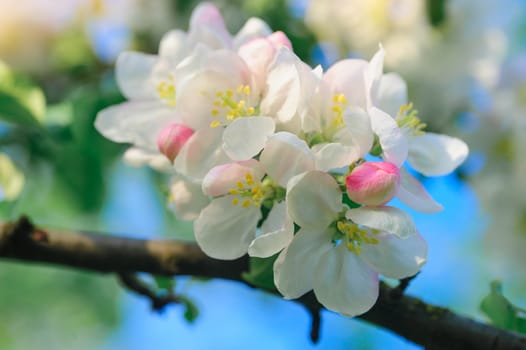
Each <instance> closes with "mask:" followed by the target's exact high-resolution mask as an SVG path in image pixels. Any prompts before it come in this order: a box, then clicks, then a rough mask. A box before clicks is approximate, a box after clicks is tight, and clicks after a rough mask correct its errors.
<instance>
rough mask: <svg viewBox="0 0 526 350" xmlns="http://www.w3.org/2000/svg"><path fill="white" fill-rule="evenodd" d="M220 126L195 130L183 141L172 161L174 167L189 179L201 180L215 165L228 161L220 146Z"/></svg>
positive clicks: (221, 135)
mask: <svg viewBox="0 0 526 350" xmlns="http://www.w3.org/2000/svg"><path fill="white" fill-rule="evenodd" d="M222 137H223V131H222V130H221V128H204V129H201V130H197V131H196V132H195V133H194V134H193V135H192V136H191V137H190V138H189V139H188V141H187V142H186V143H185V145H184V146H183V148H182V149H181V152H179V154H178V155H177V157H176V158H175V161H174V167H175V169H176V170H177V171H178V172H179V173H180V174H183V175H185V176H187V177H189V178H191V179H194V180H201V179H203V177H204V176H205V175H206V173H207V172H208V171H209V170H210V169H212V168H213V167H214V166H216V165H220V164H225V163H228V162H229V161H230V159H229V158H228V156H227V155H226V154H225V152H224V151H223V148H222V147H221V143H222Z"/></svg>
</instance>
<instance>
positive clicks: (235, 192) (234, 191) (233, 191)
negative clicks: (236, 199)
mask: <svg viewBox="0 0 526 350" xmlns="http://www.w3.org/2000/svg"><path fill="white" fill-rule="evenodd" d="M228 193H230V194H231V195H235V194H239V191H238V190H236V189H235V188H231V189H230V190H229V191H228Z"/></svg>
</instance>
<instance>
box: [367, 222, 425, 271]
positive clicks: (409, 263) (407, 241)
mask: <svg viewBox="0 0 526 350" xmlns="http://www.w3.org/2000/svg"><path fill="white" fill-rule="evenodd" d="M374 237H375V238H377V239H378V240H379V243H378V244H363V245H362V247H361V248H362V249H361V254H360V256H361V257H362V258H363V259H364V260H365V261H367V262H368V263H369V264H370V265H371V266H372V267H373V268H374V269H375V270H376V271H378V272H380V273H381V274H382V275H384V276H385V277H387V278H396V279H401V278H405V277H409V276H413V275H415V274H416V273H417V272H418V271H420V269H421V268H422V266H423V265H424V264H425V262H426V259H427V244H426V241H425V240H424V237H422V236H421V235H420V234H419V233H416V234H414V235H412V236H410V237H407V238H404V239H402V238H399V237H397V236H395V235H392V234H389V233H385V232H381V233H379V234H377V235H374Z"/></svg>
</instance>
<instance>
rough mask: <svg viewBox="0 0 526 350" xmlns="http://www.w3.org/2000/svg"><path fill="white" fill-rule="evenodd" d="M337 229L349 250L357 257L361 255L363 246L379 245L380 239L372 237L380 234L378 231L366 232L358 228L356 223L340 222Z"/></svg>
mask: <svg viewBox="0 0 526 350" xmlns="http://www.w3.org/2000/svg"><path fill="white" fill-rule="evenodd" d="M336 228H337V229H338V231H339V232H340V233H341V234H342V235H343V237H342V238H341V239H342V240H343V239H344V240H345V244H346V245H347V250H348V251H350V252H351V253H354V254H356V255H360V253H361V251H362V245H363V244H378V243H380V241H379V240H378V238H376V237H373V236H371V235H370V234H373V235H376V234H378V233H380V231H378V230H374V229H373V230H366V229H363V228H360V227H358V225H356V224H355V223H352V222H348V221H344V220H340V221H338V222H337V223H336Z"/></svg>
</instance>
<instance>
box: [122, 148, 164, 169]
mask: <svg viewBox="0 0 526 350" xmlns="http://www.w3.org/2000/svg"><path fill="white" fill-rule="evenodd" d="M123 158H124V161H125V162H126V163H128V164H130V165H132V166H137V167H140V166H144V165H148V166H150V167H152V168H153V169H155V170H158V171H162V172H167V173H168V172H172V171H173V170H174V169H173V166H172V164H171V163H170V161H169V160H168V158H166V156H165V155H164V154H161V153H159V152H158V151H154V152H152V151H148V150H144V149H142V148H138V147H130V148H128V149H127V150H126V152H124V155H123Z"/></svg>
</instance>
